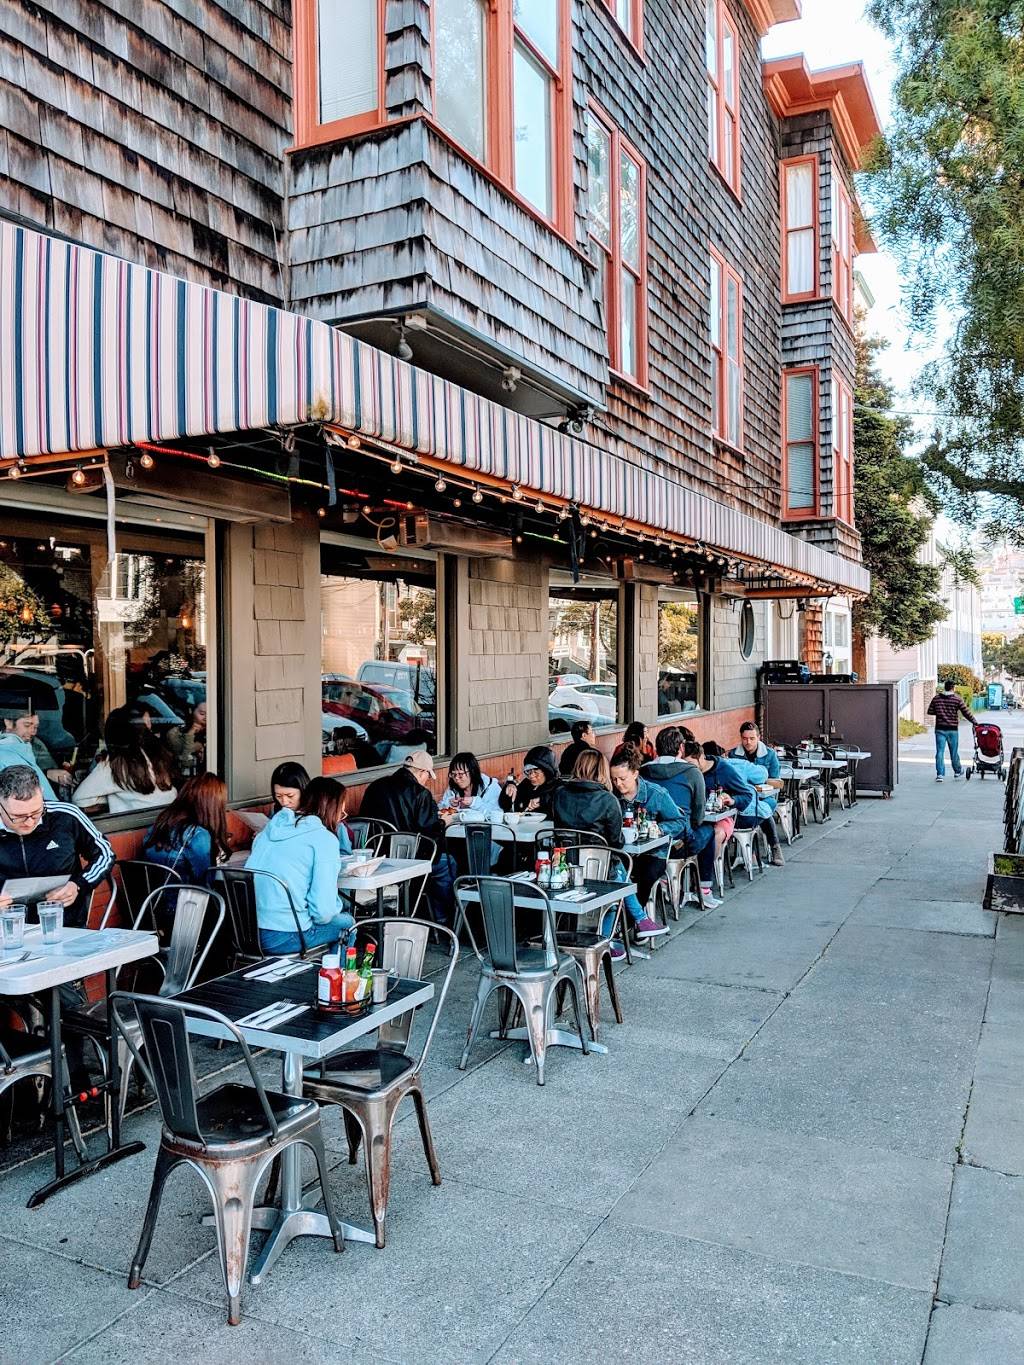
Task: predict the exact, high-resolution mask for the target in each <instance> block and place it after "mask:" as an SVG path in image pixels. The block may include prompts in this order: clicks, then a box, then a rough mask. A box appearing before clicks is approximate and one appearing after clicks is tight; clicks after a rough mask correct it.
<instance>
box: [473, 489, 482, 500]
mask: <svg viewBox="0 0 1024 1365" xmlns="http://www.w3.org/2000/svg"><path fill="white" fill-rule="evenodd" d="M483 500H484V495H483V494H482V493H481V492H480V489H479V488H474V489H473V501H474V502H475V503H481V502H483Z"/></svg>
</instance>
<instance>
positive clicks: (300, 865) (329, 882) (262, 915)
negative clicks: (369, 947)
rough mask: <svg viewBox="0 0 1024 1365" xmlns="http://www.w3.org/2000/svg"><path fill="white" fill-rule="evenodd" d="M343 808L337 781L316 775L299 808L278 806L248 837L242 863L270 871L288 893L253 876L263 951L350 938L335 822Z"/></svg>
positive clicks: (282, 950)
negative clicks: (342, 897) (341, 893)
mask: <svg viewBox="0 0 1024 1365" xmlns="http://www.w3.org/2000/svg"><path fill="white" fill-rule="evenodd" d="M344 814H345V790H344V788H343V787H342V785H341V783H340V782H335V781H334V779H333V778H331V777H315V778H314V779H313V780H312V781H311V782H310V783H309V785H308V786H307V787H306V789H305V791H304V792H303V793H302V798H301V800H300V802H299V805H298V808H297V809H292V808H290V807H288V806H284V807H282V809H281V810H279V811H278V812H277V814H276V815H275V816H274V817H273V819H272V820H271V821H270V824H269V825H267V827H266V829H265V830H263V831H262V832H261V833H260V834H257V836H256V838H255V839H254V840H253V845H252V852H251V853H250V855H249V859H248V861H247V863H246V865H245V866H246V869H247V870H248V871H250V872H271V873H273V874H274V876H275V877H278V878H279V879H280V880H281V881H283V882H284V883H285V885H286V886H287V887H288V891H289V892H290V894H291V902H290V903H289V900H288V897H287V896H286V895H285V893H284V890H283V888H282V887H280V886H278V885H277V883H276V882H272V881H271V880H270V878H269V877H257V878H256V917H257V920H258V921H259V927H260V944H261V946H262V948H263V951H264V952H265V953H297V952H299V951H300V949H301V947H302V941H303V939H304V940H305V944H306V947H307V948H313V947H316V946H318V945H319V944H322V943H336V942H338V941H339V940H342V939H346V940H347V939H348V938H349V936H350V934H351V931H352V928H353V925H354V923H355V921H354V920H353V918H352V916H351V915H348V914H346V913H345V912H344V911H343V910H342V908H341V904H340V902H339V900H338V870H339V866H340V863H341V850H340V848H339V845H338V826H339V825H340V824H341V822H342V819H343V817H344ZM292 906H294V908H295V912H296V914H297V915H298V920H299V926H300V927H301V929H302V938H300V937H299V934H298V931H297V929H296V925H295V917H294V916H293V914H292Z"/></svg>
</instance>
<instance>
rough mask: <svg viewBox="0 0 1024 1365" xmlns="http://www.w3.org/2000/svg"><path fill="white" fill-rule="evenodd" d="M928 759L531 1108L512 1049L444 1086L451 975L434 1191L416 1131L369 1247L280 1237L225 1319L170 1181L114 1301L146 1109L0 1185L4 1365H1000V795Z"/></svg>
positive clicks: (1019, 1219) (484, 1054)
mask: <svg viewBox="0 0 1024 1365" xmlns="http://www.w3.org/2000/svg"><path fill="white" fill-rule="evenodd" d="M1000 721H1001V723H1002V722H1004V721H1005V725H1004V728H1006V729H1007V732H1008V735H1012V732H1013V731H1014V730H1017V731H1020V730H1021V729H1022V728H1024V724H1022V723H1021V722H1015V721H1014V719H1013V718H1012V717H1010V718H1006V717H1000ZM966 740H967V736H966V733H965V734H964V741H965V748H966V747H968V746H967V744H966ZM1018 742H1020V738H1019V736H1018ZM931 750H932V745H931V739H930V736H929V737H926V738H924V739H922V740H918V741H913V742H911V743H909V744H907V745H905V746H904V752H903V764H902V771H901V777H902V781H901V784H900V786H899V788H898V792H897V795H896V797H895V798H894V799H893V800H891V801H867V800H863V801H861V802H860V804H859V805H858V806H857V807H856V808H855V809H854V810H853V811H850V812H840V811H839V810H838V809H837V810H836V812H835V815H834V818H833V820H832V821H831V823H830V824H828V825H825V826H822V827H812V828H811V830H810V831H809V832H808V834H807V836H806V837H805V838H804V839H803V840H801V841H800V842H799V843H798V844H796V845H795V846H794V847H793V848H792V850H789V851H788V853H787V866H786V867H785V869H783V870H780V871H777V870H771V871H769V873H767V874H766V875H765V876H764V877H759V878H758V879H757V881H756V882H755V883H753V884H752V885H747V884H745V883H744V884H742V885H739V886H738V888H737V890H736V892H735V893H733V894H731V895H729V897H728V898H727V900H726V903H725V904H724V905H723V906H722V907H721V909H719V910H716V911H713V912H710V913H707V914H704V915H699V916H698V915H690V916H688V917H687V918H686V920H684V921H683V923H682V924H681V925H679V926H677V927H676V928H677V932H675V933H674V935H673V937H672V939H671V941H670V942H668V943H667V944H666V945H665V946H664V947H662V948H661V949H660V951H658V952H656V953H655V954H654V956H653V958H652V959H651V961H649V962H641V963H639V964H638V965H636V966H635V967H633V968H632V969H629V970H625V971H624V972H623V973H622V975H621V977H620V982H621V989H622V994H623V1008H624V1011H625V1015H626V1022H625V1024H624V1025H622V1026H621V1027H616V1026H615V1025H614V1023H606V1024H605V1026H604V1031H603V1034H602V1037H603V1040H604V1041H606V1042H607V1043H608V1046H609V1048H610V1051H609V1054H608V1055H607V1056H605V1057H599V1056H592V1057H590V1058H583V1057H581V1056H580V1055H579V1054H578V1053H572V1052H568V1051H565V1050H563V1049H556V1050H555V1052H554V1054H553V1055H552V1056H551V1057H550V1059H549V1062H548V1075H547V1085H546V1086H545V1087H544V1089H539V1088H538V1087H537V1086H536V1084H535V1083H534V1080H533V1075H532V1071H531V1070H530V1069H529V1068H527V1067H525V1066H524V1065H523V1063H522V1060H521V1057H522V1051H521V1049H520V1048H519V1047H517V1046H508V1045H505V1046H499V1045H498V1044H495V1043H491V1042H485V1043H483V1044H481V1045H480V1046H479V1047H478V1050H477V1051H476V1053H475V1054H474V1058H473V1064H472V1066H471V1069H470V1070H469V1071H468V1072H467V1073H466V1074H465V1075H462V1074H461V1073H459V1072H458V1071H456V1070H455V1062H456V1060H457V1058H458V1055H459V1052H460V1050H461V1044H462V1039H463V1037H464V1032H465V1027H466V1023H467V1021H468V1016H469V1006H470V1001H471V998H472V994H473V989H474V985H475V970H474V964H472V963H471V962H467V963H463V964H462V965H461V966H460V969H459V972H458V974H457V977H456V981H455V986H454V988H453V994H452V998H451V999H450V1003H449V1007H448V1010H447V1016H446V1020H445V1023H444V1026H443V1028H442V1030H441V1032H440V1036H439V1039H438V1043H437V1045H436V1048H435V1051H434V1053H433V1056H432V1061H431V1063H430V1065H429V1067H428V1075H427V1079H428V1082H429V1092H430V1113H431V1120H432V1124H433V1128H434V1135H435V1139H436V1143H437V1147H438V1152H439V1155H440V1160H441V1164H442V1169H443V1172H444V1184H443V1185H442V1186H441V1187H440V1188H439V1189H434V1188H433V1187H432V1186H431V1185H430V1183H429V1179H428V1177H427V1175H426V1170H425V1164H424V1160H423V1154H422V1150H421V1148H420V1147H419V1139H418V1134H417V1131H416V1125H415V1120H414V1119H412V1118H411V1111H410V1115H407V1116H406V1117H405V1118H404V1119H403V1121H402V1122H401V1123H400V1125H399V1128H398V1129H397V1130H396V1140H395V1154H394V1163H393V1183H392V1198H391V1208H390V1212H389V1218H388V1246H387V1248H386V1250H384V1251H380V1252H378V1251H376V1250H374V1249H373V1248H372V1247H369V1246H364V1245H355V1244H350V1245H349V1246H348V1248H347V1249H346V1251H345V1253H344V1255H343V1256H341V1257H338V1256H335V1255H334V1254H332V1252H330V1251H329V1250H327V1248H326V1244H325V1243H322V1242H316V1243H310V1242H308V1241H304V1242H299V1243H295V1244H293V1245H292V1246H291V1247H290V1248H289V1249H288V1250H287V1251H286V1252H285V1254H284V1256H283V1257H282V1259H281V1260H280V1261H279V1263H278V1264H277V1266H276V1267H275V1268H274V1270H273V1271H272V1272H271V1274H270V1276H269V1277H268V1280H267V1283H266V1284H265V1285H264V1286H262V1287H261V1288H259V1289H258V1290H249V1291H248V1293H247V1295H246V1299H245V1303H244V1309H245V1319H244V1322H243V1324H242V1326H241V1327H238V1328H228V1327H227V1326H225V1309H224V1302H223V1291H222V1288H221V1285H220V1281H219V1273H218V1268H217V1263H216V1259H215V1257H214V1254H213V1234H212V1232H211V1231H210V1230H209V1229H207V1228H203V1227H201V1226H200V1225H199V1215H200V1213H202V1212H203V1211H204V1201H203V1197H202V1195H201V1191H200V1188H199V1186H198V1183H197V1182H196V1181H195V1180H194V1178H190V1177H189V1176H188V1174H187V1173H185V1174H179V1175H177V1176H176V1177H174V1179H173V1180H172V1182H171V1184H170V1185H169V1187H168V1192H167V1195H166V1197H165V1201H164V1208H163V1212H162V1215H161V1221H160V1224H159V1225H158V1228H157V1232H156V1237H155V1241H154V1246H153V1251H152V1254H151V1257H150V1261H149V1264H148V1266H147V1282H146V1285H145V1286H144V1287H143V1288H142V1289H140V1290H138V1291H136V1292H134V1293H132V1292H130V1291H129V1290H128V1289H127V1287H126V1279H127V1273H126V1272H127V1265H128V1261H129V1259H130V1256H131V1252H132V1250H133V1248H134V1244H135V1241H136V1238H137V1236H138V1231H139V1227H140V1223H141V1218H142V1213H143V1209H144V1206H145V1200H146V1196H147V1194H148V1188H149V1180H150V1175H151V1172H152V1161H153V1146H154V1144H155V1139H156V1136H157V1132H158V1124H157V1120H156V1117H155V1114H154V1112H153V1110H152V1109H149V1110H146V1111H143V1112H141V1113H139V1114H137V1115H136V1116H135V1117H134V1118H133V1119H132V1120H131V1121H130V1128H129V1133H130V1135H131V1136H136V1135H138V1136H141V1137H142V1138H143V1140H145V1141H146V1142H147V1143H148V1144H149V1147H148V1150H147V1151H146V1152H145V1153H143V1154H142V1155H140V1156H137V1157H135V1158H132V1159H131V1160H129V1161H127V1162H125V1163H123V1164H122V1165H120V1166H116V1167H114V1168H113V1169H112V1170H110V1171H108V1172H105V1173H103V1174H101V1175H98V1176H95V1177H93V1178H91V1179H89V1180H87V1181H86V1182H84V1183H83V1184H82V1185H81V1186H79V1187H77V1188H74V1189H72V1190H69V1191H65V1192H64V1193H63V1194H62V1195H59V1196H57V1197H55V1198H54V1199H53V1200H51V1202H50V1203H49V1204H48V1205H46V1206H44V1207H43V1208H42V1209H40V1210H37V1211H34V1212H29V1211H28V1210H26V1209H25V1207H24V1204H25V1199H26V1197H27V1194H28V1192H29V1191H30V1190H31V1189H32V1188H34V1187H35V1186H36V1185H38V1184H40V1183H41V1181H42V1180H43V1179H44V1176H43V1170H44V1165H41V1164H40V1163H39V1162H35V1163H30V1164H26V1165H23V1166H21V1167H19V1168H17V1169H15V1170H13V1171H8V1173H7V1174H5V1175H4V1176H3V1177H2V1178H0V1194H2V1200H0V1203H2V1211H0V1255H2V1256H3V1268H2V1271H0V1321H2V1322H3V1325H4V1330H3V1334H2V1336H0V1360H2V1361H3V1362H18V1363H19V1365H21V1363H22V1362H36V1361H47V1360H67V1361H75V1362H86V1361H103V1362H107V1363H108V1365H110V1363H112V1362H120V1361H125V1362H129V1361H130V1362H133V1365H134V1363H135V1362H140V1361H145V1362H147V1365H150V1363H153V1362H162V1361H168V1362H170V1361H173V1362H175V1363H176V1365H177V1363H178V1362H180V1361H182V1360H186V1359H194V1360H202V1361H210V1362H235V1361H238V1362H245V1365H251V1362H253V1361H259V1362H278V1361H280V1362H284V1361H287V1362H288V1365H298V1362H302V1361H337V1360H339V1359H346V1360H350V1361H352V1362H354V1363H355V1365H359V1363H360V1362H363V1361H366V1362H370V1361H377V1362H388V1361H394V1362H403V1363H404V1362H430V1361H438V1362H441V1361H445V1362H452V1361H481V1362H483V1361H491V1360H493V1361H500V1362H518V1361H523V1362H541V1361H543V1362H561V1361H566V1362H568V1361H581V1360H586V1361H589V1360H594V1361H598V1360H600V1361H603V1362H609V1361H611V1362H617V1361H631V1362H637V1361H642V1362H648V1361H649V1362H709V1365H711V1363H712V1362H713V1363H714V1365H719V1363H720V1362H730V1365H732V1363H737V1365H738V1363H739V1362H743V1363H744V1365H746V1363H747V1362H750V1365H754V1363H755V1362H756V1363H757V1365H766V1363H768V1362H779V1365H782V1363H783V1362H785V1365H797V1362H807V1365H822V1363H823V1362H841V1363H842V1365H847V1362H849V1363H850V1365H852V1363H853V1362H864V1363H865V1365H878V1362H894V1363H895V1362H901V1363H902V1362H908V1365H909V1363H910V1362H919V1361H921V1360H922V1359H923V1360H925V1361H926V1362H927V1363H928V1365H954V1362H955V1365H967V1363H968V1362H978V1363H979V1365H980V1363H981V1362H985V1363H986V1365H988V1362H991V1363H992V1365H1005V1362H1009V1361H1014V1360H1021V1359H1024V1258H1022V1256H1021V1253H1020V1247H1021V1245H1022V1242H1024V1181H1021V1180H1020V1176H1021V1175H1024V1101H1022V1098H1021V1096H1022V1094H1024V1090H1022V1085H1021V1082H1022V1080H1024V1030H1022V1027H1021V1026H1022V1025H1024V919H1020V920H1018V919H1014V918H1005V919H999V917H997V916H995V915H990V914H986V913H985V912H983V911H982V910H981V909H980V902H981V893H982V888H983V885H984V862H985V855H986V852H987V851H988V850H989V849H990V848H992V847H993V846H994V845H995V844H996V842H997V840H998V838H999V833H1000V815H1001V801H1002V792H1003V789H1002V786H1001V785H1000V784H998V783H997V782H995V781H990V780H986V781H985V782H984V783H979V782H977V781H973V782H971V783H969V784H967V783H954V782H952V781H951V780H949V779H947V781H946V783H945V784H944V785H942V786H939V785H937V784H936V783H935V782H934V769H933V767H932V766H931ZM265 1065H266V1066H267V1067H268V1074H271V1075H272V1074H273V1070H272V1069H271V1068H272V1060H271V1059H267V1061H266V1063H265ZM325 1126H326V1128H327V1131H328V1135H329V1141H330V1143H331V1145H332V1147H333V1151H334V1154H335V1158H336V1162H337V1164H336V1165H335V1166H334V1169H333V1172H332V1177H331V1178H332V1188H333V1190H334V1192H335V1194H336V1197H337V1200H338V1203H339V1205H340V1206H341V1207H342V1208H343V1209H344V1212H345V1214H346V1216H347V1217H349V1218H350V1219H352V1220H353V1221H366V1219H367V1217H368V1213H367V1206H366V1194H365V1186H364V1184H363V1177H362V1170H361V1167H358V1168H353V1167H349V1165H348V1164H347V1161H346V1159H345V1157H344V1155H343V1152H344V1138H343V1135H342V1131H341V1125H340V1122H339V1121H338V1119H337V1116H336V1115H329V1116H328V1117H327V1119H326V1124H325Z"/></svg>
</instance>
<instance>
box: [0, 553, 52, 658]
mask: <svg viewBox="0 0 1024 1365" xmlns="http://www.w3.org/2000/svg"><path fill="white" fill-rule="evenodd" d="M52 630H53V622H52V621H51V619H50V614H49V612H48V611H47V609H46V604H45V603H44V602H43V601H42V599H41V598H40V597H38V596H37V594H36V593H34V592H33V591H32V589H31V588H30V587H29V586H28V584H27V583H26V582H25V580H24V579H23V578H22V576H21V574H19V573H18V572H17V571H16V570H15V569H13V568H12V567H11V566H10V565H9V564H0V644H4V645H9V644H14V643H15V642H17V641H25V640H34V639H38V638H40V636H41V635H43V636H45V635H49V634H50V632H51V631H52Z"/></svg>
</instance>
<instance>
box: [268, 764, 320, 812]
mask: <svg viewBox="0 0 1024 1365" xmlns="http://www.w3.org/2000/svg"><path fill="white" fill-rule="evenodd" d="M309 782H310V777H309V773H307V772H306V770H305V768H304V767H303V766H302V764H301V763H279V764H278V765H277V767H276V768H275V769H274V771H273V772H272V773H271V774H270V795H271V796H272V797H273V798H274V808H273V810H272V811H271V812H270V813H271V815H276V814H277V812H278V811H279V810H298V808H299V802H300V801H301V800H302V793H303V792H304V791H305V790H306V788H307V787H308V786H309Z"/></svg>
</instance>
